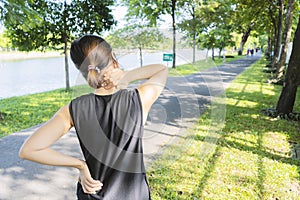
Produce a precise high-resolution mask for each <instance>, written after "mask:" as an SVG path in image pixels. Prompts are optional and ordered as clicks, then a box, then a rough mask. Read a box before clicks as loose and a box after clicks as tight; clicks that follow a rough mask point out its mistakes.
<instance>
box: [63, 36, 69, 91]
mask: <svg viewBox="0 0 300 200" xmlns="http://www.w3.org/2000/svg"><path fill="white" fill-rule="evenodd" d="M64 44H65V46H64V53H65V74H66V90H67V91H69V90H70V78H69V59H68V39H67V37H66V36H64Z"/></svg>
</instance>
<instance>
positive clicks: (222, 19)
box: [197, 1, 234, 59]
mask: <svg viewBox="0 0 300 200" xmlns="http://www.w3.org/2000/svg"><path fill="white" fill-rule="evenodd" d="M230 13H231V6H230V4H229V5H227V3H226V2H223V1H214V2H208V3H206V5H205V6H202V7H201V8H200V9H199V10H198V11H197V17H198V18H200V19H201V21H202V22H201V23H200V25H201V26H200V25H198V29H200V30H201V32H202V33H201V36H200V41H201V44H202V46H203V47H205V48H207V49H212V59H214V49H215V48H217V49H219V56H220V54H221V52H222V50H223V49H224V48H225V47H226V46H233V44H234V43H233V41H232V35H231V33H232V31H233V26H232V24H233V23H232V19H231V17H230Z"/></svg>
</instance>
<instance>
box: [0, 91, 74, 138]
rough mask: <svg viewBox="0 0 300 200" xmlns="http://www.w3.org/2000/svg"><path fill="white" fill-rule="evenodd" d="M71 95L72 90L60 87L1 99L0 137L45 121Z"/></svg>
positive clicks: (66, 101)
mask: <svg viewBox="0 0 300 200" xmlns="http://www.w3.org/2000/svg"><path fill="white" fill-rule="evenodd" d="M71 97H72V92H65V90H63V89H60V90H53V91H50V92H44V93H38V94H32V95H26V96H21V97H11V98H7V99H2V100H1V101H0V111H1V113H5V114H4V119H3V120H0V137H2V136H5V135H8V134H10V133H13V132H16V131H20V130H23V129H26V128H29V127H32V126H35V125H38V124H41V123H43V122H46V121H47V120H49V119H50V118H51V117H52V116H53V114H55V112H56V111H57V110H58V109H59V108H61V107H62V106H64V105H66V104H67V103H68V102H69V101H70V99H71Z"/></svg>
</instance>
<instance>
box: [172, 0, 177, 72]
mask: <svg viewBox="0 0 300 200" xmlns="http://www.w3.org/2000/svg"><path fill="white" fill-rule="evenodd" d="M175 9H176V0H172V22H173V65H172V68H174V69H175V68H176V22H175Z"/></svg>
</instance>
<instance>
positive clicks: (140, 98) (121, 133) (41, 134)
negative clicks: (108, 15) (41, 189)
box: [19, 35, 168, 200]
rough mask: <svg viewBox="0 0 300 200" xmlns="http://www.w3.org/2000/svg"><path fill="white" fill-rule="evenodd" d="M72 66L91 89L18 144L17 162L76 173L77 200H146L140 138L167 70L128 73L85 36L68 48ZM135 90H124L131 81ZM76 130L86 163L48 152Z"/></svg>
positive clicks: (103, 47) (103, 44)
mask: <svg viewBox="0 0 300 200" xmlns="http://www.w3.org/2000/svg"><path fill="white" fill-rule="evenodd" d="M70 54H71V58H72V61H73V62H74V64H75V66H76V67H77V68H78V69H79V70H80V72H81V73H82V75H83V76H84V77H85V78H86V80H87V82H88V84H89V85H90V86H91V87H92V88H94V89H95V91H94V93H91V94H87V95H83V96H80V97H78V98H76V99H74V100H72V101H71V102H70V104H68V105H66V106H64V107H62V108H61V109H60V110H59V111H58V112H57V113H56V114H55V115H54V116H53V117H52V119H50V120H49V121H48V122H47V123H45V124H44V125H43V126H41V127H40V128H39V129H38V130H36V131H35V132H34V133H33V135H32V136H30V137H29V138H28V139H27V141H25V143H24V144H23V146H22V148H21V149H20V153H19V156H20V157H21V158H23V159H27V160H31V161H34V162H38V163H41V164H46V165H55V166H67V167H75V168H77V169H79V181H78V184H77V197H78V199H80V200H81V199H104V200H106V199H108V200H120V199H122V200H126V199H128V200H144V199H151V197H150V190H149V186H148V183H147V179H146V174H145V169H144V162H143V150H142V133H143V125H144V124H145V122H146V119H147V115H148V112H149V110H150V108H151V106H152V104H153V103H154V102H155V100H156V99H157V98H158V96H159V95H160V93H161V92H162V90H163V88H164V85H165V82H166V79H167V76H168V70H167V68H166V67H165V66H164V65H160V64H154V65H148V66H144V67H142V68H138V69H134V70H131V71H123V70H121V69H120V68H119V64H118V62H117V61H116V59H115V57H114V55H113V52H112V48H111V47H110V45H109V44H108V43H107V42H106V41H105V40H103V39H102V38H101V37H98V36H93V35H85V36H83V37H81V38H80V39H78V40H75V41H74V42H73V43H72V45H71V51H70ZM142 79H146V81H145V82H144V83H142V84H140V85H138V87H137V88H133V89H126V87H127V85H128V84H129V83H130V82H132V81H135V80H142ZM73 126H74V127H75V129H76V133H77V136H78V139H79V142H80V146H81V149H82V152H83V156H84V159H85V160H80V159H78V158H74V157H70V156H67V155H63V154H61V153H59V152H57V151H54V150H52V149H51V148H50V146H51V145H52V144H53V143H54V142H56V141H57V140H58V139H59V138H60V137H62V136H63V135H64V134H66V133H67V132H68V131H69V130H70V128H72V127H73Z"/></svg>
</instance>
